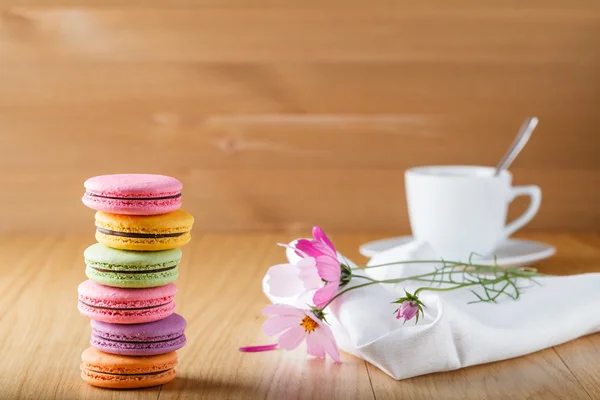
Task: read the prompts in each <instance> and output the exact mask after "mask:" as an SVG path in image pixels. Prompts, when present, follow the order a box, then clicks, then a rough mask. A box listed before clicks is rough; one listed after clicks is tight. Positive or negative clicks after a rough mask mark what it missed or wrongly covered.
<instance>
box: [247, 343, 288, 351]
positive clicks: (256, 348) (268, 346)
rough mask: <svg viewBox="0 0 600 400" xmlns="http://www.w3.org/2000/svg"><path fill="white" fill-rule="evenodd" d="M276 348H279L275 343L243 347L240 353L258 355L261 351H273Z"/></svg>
mask: <svg viewBox="0 0 600 400" xmlns="http://www.w3.org/2000/svg"><path fill="white" fill-rule="evenodd" d="M277 346H279V345H278V344H277V343H275V344H265V345H262V346H245V347H240V351H241V352H242V353H259V352H261V351H269V350H275V349H276V348H277Z"/></svg>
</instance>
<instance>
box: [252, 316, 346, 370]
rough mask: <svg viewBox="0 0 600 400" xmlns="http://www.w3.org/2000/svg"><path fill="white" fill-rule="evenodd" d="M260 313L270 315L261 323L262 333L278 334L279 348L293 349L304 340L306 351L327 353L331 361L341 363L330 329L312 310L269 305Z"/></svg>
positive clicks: (323, 356)
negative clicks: (270, 316)
mask: <svg viewBox="0 0 600 400" xmlns="http://www.w3.org/2000/svg"><path fill="white" fill-rule="evenodd" d="M262 312H263V314H264V315H272V316H273V317H272V318H270V319H268V320H267V321H266V322H265V323H264V324H263V330H264V331H265V334H267V335H268V336H273V335H277V334H280V336H279V338H278V339H277V343H278V344H279V346H280V347H282V348H283V349H285V350H293V349H295V348H296V347H298V346H299V345H300V343H302V342H303V341H304V340H306V349H307V352H308V354H310V355H312V356H315V357H319V358H325V355H326V354H329V356H330V357H331V358H332V359H333V360H334V361H336V362H342V361H341V359H340V353H339V350H338V348H337V344H336V342H335V338H334V337H333V333H332V332H331V329H330V328H329V326H327V325H326V324H325V323H323V321H321V319H319V318H318V317H317V316H316V315H315V313H314V312H313V311H311V310H303V309H300V308H296V307H293V306H289V305H285V304H272V305H269V306H267V307H265V308H264V309H263V311H262Z"/></svg>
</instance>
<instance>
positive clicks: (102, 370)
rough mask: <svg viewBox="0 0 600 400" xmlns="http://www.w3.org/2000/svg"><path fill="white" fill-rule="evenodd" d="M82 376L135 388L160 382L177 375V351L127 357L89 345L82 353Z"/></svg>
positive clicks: (97, 383)
mask: <svg viewBox="0 0 600 400" xmlns="http://www.w3.org/2000/svg"><path fill="white" fill-rule="evenodd" d="M81 360H82V364H81V377H82V379H83V380H84V381H86V382H87V383H89V384H90V385H93V386H100V387H105V388H113V389H134V388H142V387H148V386H155V385H160V384H163V383H166V382H169V381H171V380H173V379H174V378H175V369H174V368H175V366H176V365H177V353H176V352H170V353H165V354H161V355H156V356H148V357H128V356H121V355H115V354H110V353H104V352H102V351H99V350H97V349H95V348H93V347H89V348H87V349H85V350H84V351H83V353H82V354H81Z"/></svg>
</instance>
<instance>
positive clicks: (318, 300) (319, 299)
mask: <svg viewBox="0 0 600 400" xmlns="http://www.w3.org/2000/svg"><path fill="white" fill-rule="evenodd" d="M337 288H338V284H337V283H328V284H326V285H325V286H323V287H322V288H321V289H319V290H317V291H316V292H315V295H314V296H313V303H315V306H317V307H323V306H325V305H326V304H327V302H329V300H331V298H332V297H333V296H334V295H335V292H336V291H337Z"/></svg>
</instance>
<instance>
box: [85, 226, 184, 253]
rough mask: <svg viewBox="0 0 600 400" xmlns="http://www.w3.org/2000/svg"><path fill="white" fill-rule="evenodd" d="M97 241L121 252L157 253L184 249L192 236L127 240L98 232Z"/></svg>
mask: <svg viewBox="0 0 600 400" xmlns="http://www.w3.org/2000/svg"><path fill="white" fill-rule="evenodd" d="M96 240H97V241H98V242H100V243H102V244H103V245H105V246H109V247H112V248H115V249H120V250H135V251H157V250H169V249H176V248H179V247H183V246H185V245H186V244H188V243H189V242H190V240H192V235H190V234H189V233H184V234H183V235H181V236H177V237H168V238H125V237H121V236H112V235H106V234H104V233H102V232H98V231H96Z"/></svg>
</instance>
